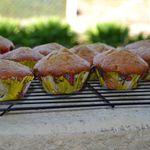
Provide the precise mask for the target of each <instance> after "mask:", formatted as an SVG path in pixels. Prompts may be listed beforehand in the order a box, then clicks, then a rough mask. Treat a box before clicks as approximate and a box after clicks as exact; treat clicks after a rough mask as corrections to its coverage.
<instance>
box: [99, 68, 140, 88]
mask: <svg viewBox="0 0 150 150" xmlns="http://www.w3.org/2000/svg"><path fill="white" fill-rule="evenodd" d="M96 73H97V75H98V78H99V81H100V84H101V85H102V86H105V87H107V88H109V89H116V90H127V89H132V88H136V87H137V82H138V80H139V79H140V77H141V76H140V75H137V74H130V75H121V74H120V73H117V72H104V71H102V70H101V69H96Z"/></svg>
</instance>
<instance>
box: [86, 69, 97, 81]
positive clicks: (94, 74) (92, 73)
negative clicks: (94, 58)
mask: <svg viewBox="0 0 150 150" xmlns="http://www.w3.org/2000/svg"><path fill="white" fill-rule="evenodd" d="M88 80H90V81H92V80H98V76H97V74H96V71H95V68H92V69H91V71H90V73H89V76H88Z"/></svg>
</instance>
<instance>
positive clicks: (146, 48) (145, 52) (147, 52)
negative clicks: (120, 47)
mask: <svg viewBox="0 0 150 150" xmlns="http://www.w3.org/2000/svg"><path fill="white" fill-rule="evenodd" d="M126 48H127V49H129V51H131V52H133V53H135V54H137V55H139V56H140V57H141V58H143V59H144V60H145V61H146V62H147V63H148V64H149V72H148V73H147V75H146V76H145V77H144V78H143V79H144V80H150V40H141V41H138V42H134V43H131V44H128V45H126Z"/></svg>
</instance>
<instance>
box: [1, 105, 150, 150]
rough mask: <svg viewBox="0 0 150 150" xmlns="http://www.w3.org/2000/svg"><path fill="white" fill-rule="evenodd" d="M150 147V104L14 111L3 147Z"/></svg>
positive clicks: (4, 120) (4, 121) (4, 123)
mask: <svg viewBox="0 0 150 150" xmlns="http://www.w3.org/2000/svg"><path fill="white" fill-rule="evenodd" d="M101 149H102V150H150V108H148V107H147V108H146V107H145V108H128V109H125V108H118V109H97V110H94V109H91V110H84V111H62V112H61V111H60V112H42V113H32V114H12V115H5V116H3V117H1V118H0V150H101Z"/></svg>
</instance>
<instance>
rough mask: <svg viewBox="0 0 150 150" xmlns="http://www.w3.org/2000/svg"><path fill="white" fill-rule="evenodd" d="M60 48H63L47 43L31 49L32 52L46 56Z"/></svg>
mask: <svg viewBox="0 0 150 150" xmlns="http://www.w3.org/2000/svg"><path fill="white" fill-rule="evenodd" d="M61 48H64V46H62V45H60V44H58V43H48V44H43V45H39V46H36V47H34V48H33V50H35V51H37V52H39V53H41V54H42V55H44V56H46V55H48V54H49V53H51V52H52V51H54V50H60V49H61Z"/></svg>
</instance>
